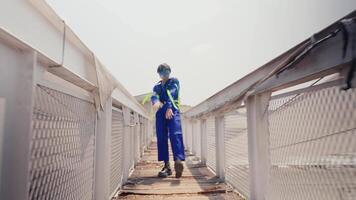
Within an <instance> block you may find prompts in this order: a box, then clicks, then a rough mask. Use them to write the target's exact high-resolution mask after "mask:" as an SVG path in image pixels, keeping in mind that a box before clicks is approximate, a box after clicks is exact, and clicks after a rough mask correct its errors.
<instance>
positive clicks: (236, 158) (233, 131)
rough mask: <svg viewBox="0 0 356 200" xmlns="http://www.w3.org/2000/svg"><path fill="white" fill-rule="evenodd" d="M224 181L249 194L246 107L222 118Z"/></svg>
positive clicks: (245, 194) (242, 192)
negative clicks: (223, 132)
mask: <svg viewBox="0 0 356 200" xmlns="http://www.w3.org/2000/svg"><path fill="white" fill-rule="evenodd" d="M224 127H225V128H224V130H225V134H224V135H225V138H224V140H225V159H226V160H225V162H226V164H225V167H226V175H225V176H226V177H225V178H226V181H228V182H229V183H230V184H231V185H232V186H234V187H235V188H236V189H237V190H238V191H239V192H240V193H241V194H243V195H244V196H246V197H247V196H248V195H249V161H248V146H247V118H246V109H245V108H241V109H238V110H237V111H236V112H234V113H233V114H230V115H226V116H225V119H224Z"/></svg>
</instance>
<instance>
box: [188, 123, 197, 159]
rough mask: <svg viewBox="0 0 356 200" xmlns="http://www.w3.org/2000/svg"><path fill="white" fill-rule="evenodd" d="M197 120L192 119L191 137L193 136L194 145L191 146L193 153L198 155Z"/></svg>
mask: <svg viewBox="0 0 356 200" xmlns="http://www.w3.org/2000/svg"><path fill="white" fill-rule="evenodd" d="M195 122H196V121H195V120H192V123H191V124H190V130H191V138H192V143H191V144H192V146H191V152H192V154H193V155H195V156H196V155H197V146H196V142H197V141H196V136H195V134H196V133H195V130H194V129H195Z"/></svg>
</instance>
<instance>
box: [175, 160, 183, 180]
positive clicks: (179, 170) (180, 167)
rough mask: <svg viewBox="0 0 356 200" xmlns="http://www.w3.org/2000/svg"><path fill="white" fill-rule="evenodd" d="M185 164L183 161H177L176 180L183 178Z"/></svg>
mask: <svg viewBox="0 0 356 200" xmlns="http://www.w3.org/2000/svg"><path fill="white" fill-rule="evenodd" d="M183 169H184V167H183V163H182V162H181V161H176V162H175V163H174V170H175V171H176V178H180V177H182V174H183Z"/></svg>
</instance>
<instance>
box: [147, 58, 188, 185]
mask: <svg viewBox="0 0 356 200" xmlns="http://www.w3.org/2000/svg"><path fill="white" fill-rule="evenodd" d="M157 73H158V74H159V76H160V78H161V80H160V81H159V82H158V83H157V84H156V85H155V86H154V88H153V94H152V97H151V101H152V105H153V107H154V108H155V109H158V110H157V112H156V134H157V147H158V161H163V162H164V167H163V168H162V170H161V171H160V172H159V173H158V176H159V177H162V178H165V177H168V176H170V175H172V170H171V167H170V165H169V152H168V138H169V140H170V143H171V148H172V151H173V158H174V170H175V173H176V178H180V177H181V176H182V173H183V163H182V161H184V160H185V154H184V144H183V136H182V126H181V119H180V111H179V107H180V102H179V90H180V86H179V81H178V79H177V78H170V73H171V68H170V67H169V65H167V64H166V63H163V64H161V65H159V66H158V69H157Z"/></svg>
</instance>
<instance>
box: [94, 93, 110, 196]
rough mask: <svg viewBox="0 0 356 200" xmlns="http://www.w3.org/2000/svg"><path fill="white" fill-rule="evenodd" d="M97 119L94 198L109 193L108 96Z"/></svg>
mask: <svg viewBox="0 0 356 200" xmlns="http://www.w3.org/2000/svg"><path fill="white" fill-rule="evenodd" d="M99 112H101V113H100V117H98V119H97V131H96V140H95V144H96V150H95V154H96V155H95V183H94V185H95V186H94V187H95V190H94V196H95V199H108V198H109V195H110V155H111V148H110V147H111V123H112V99H111V98H109V99H108V100H107V101H106V103H105V105H104V107H103V111H99Z"/></svg>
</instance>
